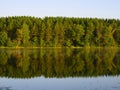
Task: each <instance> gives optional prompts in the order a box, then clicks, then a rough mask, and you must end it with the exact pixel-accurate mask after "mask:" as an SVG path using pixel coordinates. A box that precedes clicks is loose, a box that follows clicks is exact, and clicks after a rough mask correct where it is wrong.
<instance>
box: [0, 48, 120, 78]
mask: <svg viewBox="0 0 120 90" xmlns="http://www.w3.org/2000/svg"><path fill="white" fill-rule="evenodd" d="M105 75H106V76H108V75H112V76H114V75H120V50H117V49H109V48H108V49H94V50H93V49H69V48H68V49H65V48H64V49H54V48H52V49H51V48H50V49H45V48H42V49H39V50H38V49H27V50H25V49H20V50H18V49H13V50H8V49H7V50H6V49H0V77H10V78H32V77H40V76H44V77H50V78H55V77H57V78H61V77H62V78H64V77H96V76H105Z"/></svg>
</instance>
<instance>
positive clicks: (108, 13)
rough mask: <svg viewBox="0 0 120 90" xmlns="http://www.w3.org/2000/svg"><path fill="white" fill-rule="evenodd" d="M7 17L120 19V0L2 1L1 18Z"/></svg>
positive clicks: (0, 1)
mask: <svg viewBox="0 0 120 90" xmlns="http://www.w3.org/2000/svg"><path fill="white" fill-rule="evenodd" d="M6 16H35V17H45V16H54V17H56V16H63V17H89V18H91V17H92V18H115V19H120V0H0V17H6Z"/></svg>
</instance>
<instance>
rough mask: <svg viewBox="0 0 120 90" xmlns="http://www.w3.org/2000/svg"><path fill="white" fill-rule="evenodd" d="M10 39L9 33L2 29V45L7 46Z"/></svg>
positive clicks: (0, 36) (0, 39)
mask: <svg viewBox="0 0 120 90" xmlns="http://www.w3.org/2000/svg"><path fill="white" fill-rule="evenodd" d="M7 40H8V35H7V33H6V32H4V31H1V32H0V46H6V45H7Z"/></svg>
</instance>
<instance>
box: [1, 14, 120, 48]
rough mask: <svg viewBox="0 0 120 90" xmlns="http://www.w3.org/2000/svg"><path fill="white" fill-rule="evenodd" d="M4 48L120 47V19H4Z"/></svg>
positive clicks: (2, 34) (2, 28) (2, 30)
mask: <svg viewBox="0 0 120 90" xmlns="http://www.w3.org/2000/svg"><path fill="white" fill-rule="evenodd" d="M0 46H6V47H36V46H37V47H72V46H73V47H85V46H89V47H91V46H99V47H103V46H120V20H118V19H98V18H74V17H71V18H69V17H45V18H37V17H30V16H13V17H1V18H0Z"/></svg>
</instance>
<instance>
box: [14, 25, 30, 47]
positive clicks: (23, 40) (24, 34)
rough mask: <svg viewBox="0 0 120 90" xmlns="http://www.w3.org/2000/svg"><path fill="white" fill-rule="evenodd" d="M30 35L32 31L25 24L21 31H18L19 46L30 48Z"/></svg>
mask: <svg viewBox="0 0 120 90" xmlns="http://www.w3.org/2000/svg"><path fill="white" fill-rule="evenodd" d="M29 33H30V31H29V28H28V25H27V24H25V23H24V24H23V26H22V28H21V29H17V31H16V36H17V41H18V45H17V46H19V45H23V46H24V47H25V46H29V39H30V36H29Z"/></svg>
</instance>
